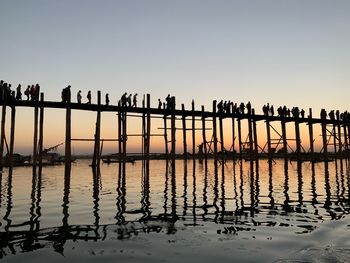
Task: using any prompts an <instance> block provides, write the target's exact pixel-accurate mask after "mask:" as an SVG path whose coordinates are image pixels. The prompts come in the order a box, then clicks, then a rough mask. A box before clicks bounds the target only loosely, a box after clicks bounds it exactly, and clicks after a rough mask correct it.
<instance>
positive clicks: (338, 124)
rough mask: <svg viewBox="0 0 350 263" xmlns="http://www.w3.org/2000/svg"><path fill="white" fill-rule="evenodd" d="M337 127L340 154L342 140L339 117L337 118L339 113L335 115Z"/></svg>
mask: <svg viewBox="0 0 350 263" xmlns="http://www.w3.org/2000/svg"><path fill="white" fill-rule="evenodd" d="M337 129H338V143H339V144H338V145H339V150H338V151H339V153H340V154H341V152H342V150H343V141H342V137H341V128H340V119H339V114H338V115H337Z"/></svg>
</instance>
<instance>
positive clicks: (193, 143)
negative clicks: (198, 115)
mask: <svg viewBox="0 0 350 263" xmlns="http://www.w3.org/2000/svg"><path fill="white" fill-rule="evenodd" d="M194 109H195V108H194V100H192V157H193V158H195V155H196V123H195V122H196V120H195V118H194Z"/></svg>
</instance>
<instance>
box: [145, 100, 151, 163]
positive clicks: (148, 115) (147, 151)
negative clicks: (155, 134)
mask: <svg viewBox="0 0 350 263" xmlns="http://www.w3.org/2000/svg"><path fill="white" fill-rule="evenodd" d="M146 98H147V122H146V123H147V137H146V138H147V141H146V148H147V149H146V160H147V161H149V153H150V147H151V96H150V94H147V97H146Z"/></svg>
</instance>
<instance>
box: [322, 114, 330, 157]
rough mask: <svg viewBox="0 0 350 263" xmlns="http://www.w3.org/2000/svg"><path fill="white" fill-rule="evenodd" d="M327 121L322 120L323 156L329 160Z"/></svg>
mask: <svg viewBox="0 0 350 263" xmlns="http://www.w3.org/2000/svg"><path fill="white" fill-rule="evenodd" d="M326 125H327V123H326V119H322V123H321V129H322V143H323V155H324V159H325V160H327V159H328V150H327V128H326Z"/></svg>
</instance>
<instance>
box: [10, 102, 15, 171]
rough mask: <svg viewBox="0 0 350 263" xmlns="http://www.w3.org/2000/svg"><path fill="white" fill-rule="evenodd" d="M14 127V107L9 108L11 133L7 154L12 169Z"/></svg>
mask: <svg viewBox="0 0 350 263" xmlns="http://www.w3.org/2000/svg"><path fill="white" fill-rule="evenodd" d="M15 125H16V107H15V106H12V107H11V133H10V152H9V154H8V157H9V165H10V167H13V148H14V144H15Z"/></svg>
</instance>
